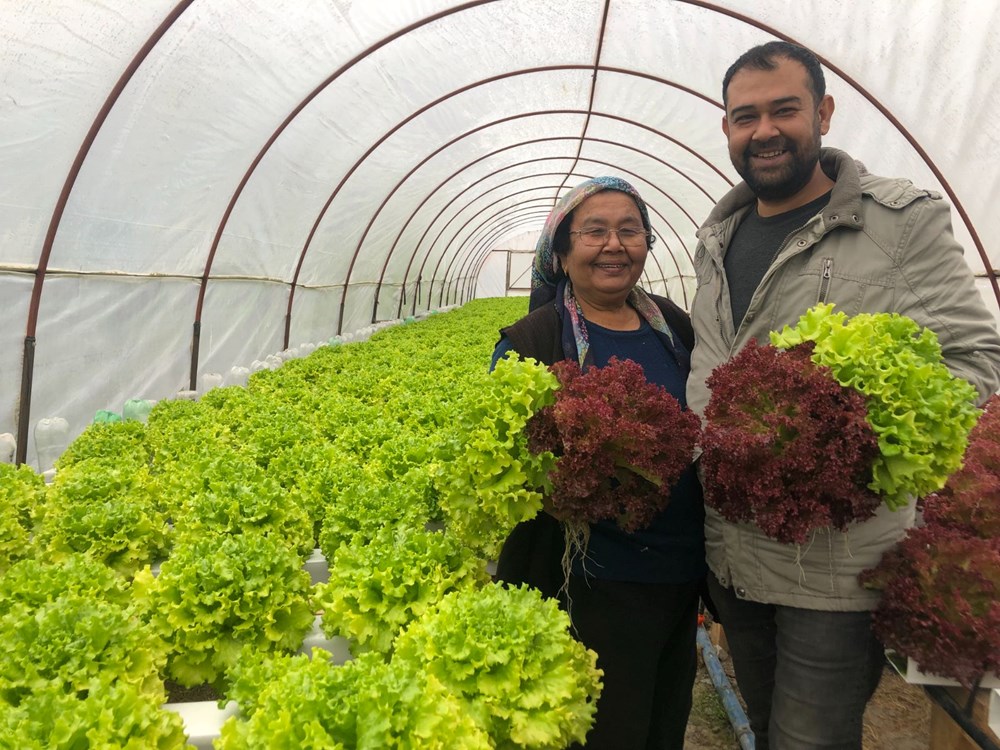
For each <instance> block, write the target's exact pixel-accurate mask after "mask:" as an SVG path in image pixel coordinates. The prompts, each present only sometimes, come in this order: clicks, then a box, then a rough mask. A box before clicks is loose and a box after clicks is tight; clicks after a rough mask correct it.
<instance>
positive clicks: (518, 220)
mask: <svg viewBox="0 0 1000 750" xmlns="http://www.w3.org/2000/svg"><path fill="white" fill-rule="evenodd" d="M537 200H544V201H548V198H539V199H537ZM551 210H552V209H551V208H549V207H548V205H547V204H546V205H543V206H541V207H536V206H530V207H529V206H526V205H525V204H524V203H522V204H521V205H520V206H518V207H517V208H515V209H514V210H513V211H512V212H510V213H508V214H507V215H506V216H501V215H500V214H496V215H494V216H493V217H492V218H493V219H495V220H497V221H507V222H508V223H507V224H506V225H505V226H504V228H503V229H502V231H509V230H511V229H513V228H515V227H520V226H525V225H528V224H535V225H538V224H541V223H542V222H544V221H545V217H546V216H548V215H549V213H550V212H551ZM415 283H416V284H417V286H418V288H419V285H420V277H419V276H418V277H417V280H416V282H415ZM432 293H433V292H432V291H430V290H428V292H427V295H426V296H427V299H428V300H429V299H430V296H431V294H432ZM418 298H419V295H414V299H413V305H412V312H413V313H416V309H417V302H418ZM428 307H430V304H429V303H428Z"/></svg>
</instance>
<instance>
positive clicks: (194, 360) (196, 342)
mask: <svg viewBox="0 0 1000 750" xmlns="http://www.w3.org/2000/svg"><path fill="white" fill-rule="evenodd" d="M188 1H189V2H192V1H193V0H188ZM493 2H498V0H470V1H469V2H466V3H463V4H462V5H457V6H455V7H454V8H449V9H447V10H443V11H440V12H438V13H434V14H431V15H430V16H426V17H425V18H422V19H420V20H419V21H416V22H414V23H412V24H410V25H409V26H405V27H403V28H402V29H399V30H397V31H395V32H393V33H392V34H389V35H388V36H387V37H385V38H383V39H381V40H379V41H378V42H376V43H375V44H373V45H371V46H370V47H368V48H367V49H365V50H362V51H361V52H360V53H359V54H357V55H355V56H354V57H353V58H351V59H350V60H348V61H347V62H346V63H344V64H343V65H341V66H340V67H339V68H337V70H336V71H334V72H333V73H332V74H331V75H330V76H328V77H327V78H326V79H325V80H324V81H323V82H321V83H320V84H319V85H318V86H316V88H314V89H313V90H312V91H311V92H310V93H309V94H307V95H306V96H305V98H303V99H302V101H301V102H299V104H298V105H297V106H296V107H295V108H294V109H292V111H291V112H289V113H288V115H287V116H286V117H285V119H284V120H282V122H281V124H280V125H278V127H277V128H276V129H275V131H274V132H273V133H272V134H271V137H270V138H268V139H267V141H266V142H265V143H264V145H263V147H262V148H261V150H260V151H259V152H258V153H257V156H256V157H254V160H253V161H252V162H250V166H249V167H247V170H246V172H244V174H243V179H241V180H240V182H239V184H238V185H237V186H236V190H235V191H233V195H232V197H231V198H230V199H229V204H228V205H227V206H226V210H225V211H224V212H223V214H222V219H221V220H220V221H219V227H218V229H217V230H216V232H215V237H214V238H213V239H212V246H211V248H210V249H209V252H208V256H207V257H206V259H205V270H204V271H203V272H202V276H201V283H200V284H199V286H198V301H197V304H196V306H195V316H194V326H193V334H192V341H191V377H190V386H191V389H192V390H194V389H195V386H196V384H197V379H198V355H199V350H200V347H201V314H202V309H203V307H204V303H205V293H206V290H207V287H208V281H209V278H210V276H211V273H212V264H213V263H214V261H215V253H216V251H217V250H218V248H219V242H221V240H222V233H223V231H225V228H226V224H227V223H228V222H229V217H230V216H231V215H232V213H233V209H235V208H236V202H237V201H238V200H239V199H240V196H241V195H242V194H243V189H244V188H245V187H246V185H247V183H248V182H249V181H250V178H251V177H252V176H253V173H254V172H255V171H256V169H257V165H258V164H260V162H261V161H262V160H263V158H264V156H266V155H267V152H268V151H270V149H271V146H273V145H274V143H275V141H277V140H278V138H279V137H280V136H281V134H282V133H283V132H284V131H285V129H286V128H287V127H288V126H289V125H290V124H291V123H292V121H293V120H294V119H295V118H296V117H298V115H299V113H300V112H302V110H303V109H305V108H306V107H307V106H308V105H309V103H310V102H311V101H312V100H313V99H315V98H316V97H317V96H318V95H319V94H320V93H321V92H322V91H324V90H325V89H326V87H327V86H329V85H330V84H331V83H333V81H335V80H336V79H337V78H339V77H340V76H341V75H342V74H343V73H345V72H346V71H348V70H350V69H351V68H352V67H354V66H355V65H357V64H358V63H359V62H361V61H362V60H364V59H365V58H366V57H368V56H369V55H371V54H373V53H374V52H375V51H377V50H379V49H381V48H382V47H384V46H386V45H387V44H389V43H390V42H393V41H395V40H396V39H398V38H399V37H401V36H405V35H406V34H409V33H410V32H412V31H415V30H416V29H419V28H420V27H422V26H426V25H427V24H429V23H433V22H434V21H437V20H439V19H441V18H445V17H447V16H450V15H454V14H456V13H461V12H463V11H466V10H469V9H470V8H475V7H478V6H480V5H487V4H489V3H493ZM311 238H312V235H311V234H310V239H311ZM299 266H301V259H300V261H299ZM297 275H298V268H296V277H297ZM294 287H295V282H294V281H293V282H292V288H293V289H294ZM291 309H292V300H291V299H289V300H288V313H287V314H286V317H287V316H290V315H291ZM287 325H288V324H287V323H286V331H287ZM287 345H288V341H287V333H286V340H285V346H287Z"/></svg>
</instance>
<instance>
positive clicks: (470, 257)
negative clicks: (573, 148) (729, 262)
mask: <svg viewBox="0 0 1000 750" xmlns="http://www.w3.org/2000/svg"><path fill="white" fill-rule="evenodd" d="M577 161H578V162H579V161H583V162H590V163H593V164H600V165H602V166H607V167H612V168H613V169H616V170H618V171H620V172H624V173H625V174H627V175H630V176H632V177H634V178H637V179H640V180H643V181H644V182H647V183H649V184H650V186H652V187H653V189H654V190H656V191H657V192H659V193H660V194H662V195H664V196H666V197H668V198H669V197H670V196H669V194H667V193H666V191H664V190H663V189H662V188H659V187H656V186H655V185H654V183H653V182H652V181H651V180H649V179H647V178H645V177H642V176H641V175H639V174H637V173H635V172H633V171H631V170H628V169H623V168H622V167H619V166H617V165H614V164H611V163H609V162H605V161H600V160H598V159H589V158H582V159H578V160H577ZM522 179H527V178H522ZM646 206H647V208H648V209H649V210H650V211H651V212H653V213H654V214H655V215H656V216H657V218H659V220H660V221H661V222H663V223H664V224H666V225H667V227H669V228H670V231H671V232H673V233H674V236H675V237H676V238H677V241H678V243H680V246H681V250H682V251H683V252H684V255H685V256H687V259H688V261H690V262H691V265H692V266H693V265H694V259H693V258H692V257H691V254H690V253H689V252H688V249H687V246H686V245H685V244H684V240H683V239H682V238H681V236H680V234H679V233H678V232H677V230H676V229H675V228H674V226H673V224H672V223H671V222H670V221H669V220H668V219H667V218H666V217H665V216H664V215H663V213H662V212H661V211H660V210H659V209H658V208H656V206H655V205H651V204H650V203H649V202H648V201H646ZM688 218H689V219H690V218H691V217H690V216H688ZM692 224H693V225H694V226H695V228H697V227H698V225H697V223H695V222H694V220H693V219H692ZM660 240H661V241H662V242H663V244H664V246H665V249H666V251H667V252H666V255H667V257H669V258H670V260H671V261H672V262H673V264H674V268H675V269H676V270H677V277H678V278H683V277H684V274H683V273H682V272H681V268H680V265H679V264H678V263H677V255H676V254H675V253H674V252H673V251H672V250H671V249H670V246H669V245H668V244H667V241H666V238H665V237H664V236H663V235H660ZM476 252H477V251H476V250H471V251H470V253H469V255H468V257H467V259H466V260H465V261H463V262H462V263H461V264H460V266H459V270H458V275H459V276H461V274H462V272H463V270H465V268H464V267H465V266H466V265H467V264H468V263H469V262H470V261H473V260H474V256H475V253H476ZM460 253H461V250H459V251H457V252H456V253H455V254H454V255H453V256H452V261H451V262H450V263H449V265H448V267H447V268H446V269H445V272H444V280H445V281H447V279H448V276H449V275H450V273H451V267H452V264H453V263H454V259H455V258H457V257H458V255H459V254H460ZM442 257H443V256H442ZM650 257H652V258H653V262H654V263H656V266H657V268H658V269H659V272H660V278H661V279H662V280H663V281H666V276H665V275H664V273H663V267H662V266H661V265H660V262H659V259H658V258H657V256H656V255H655V254H654V253H653V252H652V251H651V252H650ZM439 262H440V261H439ZM434 273H435V274H436V273H437V268H435V271H434ZM682 292H683V297H684V306H685V307H687V305H688V299H687V290H686V289H683V288H682Z"/></svg>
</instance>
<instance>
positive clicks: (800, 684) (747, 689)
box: [708, 573, 885, 750]
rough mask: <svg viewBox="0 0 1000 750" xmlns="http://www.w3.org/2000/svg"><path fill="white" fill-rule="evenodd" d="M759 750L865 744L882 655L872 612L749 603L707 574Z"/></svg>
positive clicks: (848, 748) (852, 749) (846, 749)
mask: <svg viewBox="0 0 1000 750" xmlns="http://www.w3.org/2000/svg"><path fill="white" fill-rule="evenodd" d="M708 585H709V592H710V594H711V596H712V599H713V601H714V603H715V606H716V607H717V608H718V610H719V616H720V618H721V620H722V627H723V629H724V631H725V634H726V640H727V641H728V643H729V651H730V655H731V656H732V659H733V667H734V668H735V671H736V682H737V683H738V684H739V688H740V693H741V694H742V695H743V699H744V701H746V704H747V714H748V717H749V719H750V726H751V728H752V729H753V731H754V735H755V738H756V748H757V750H768V749H769V748H770V750H820V748H822V750H861V733H862V717H863V715H864V711H865V705H866V704H867V703H868V700H869V699H870V698H871V697H872V694H873V693H874V692H875V688H876V687H878V682H879V678H880V677H881V676H882V667H883V665H884V659H885V653H884V650H883V648H882V645H881V644H880V643H879V642H878V641H877V640H876V639H875V636H874V635H873V634H872V631H871V613H870V612H824V611H819V610H811V609H798V608H796V607H784V606H777V605H771V604H760V603H758V602H751V601H746V600H743V599H739V598H737V596H736V594H735V592H734V591H733V589H732V588H723V587H722V586H721V585H720V584H719V581H718V579H716V578H715V576H714V575H712V574H711V573H709V575H708Z"/></svg>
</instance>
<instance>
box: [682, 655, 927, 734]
mask: <svg viewBox="0 0 1000 750" xmlns="http://www.w3.org/2000/svg"><path fill="white" fill-rule="evenodd" d="M719 657H720V661H721V662H722V665H723V668H724V669H725V671H726V674H727V675H728V676H729V680H730V682H731V683H732V684H733V686H734V687H735V686H736V678H735V677H734V675H733V668H732V661H731V660H730V659H729V655H728V654H727V653H726V652H725V651H724V650H723V651H722V652H720V654H719ZM930 716H931V702H930V699H928V697H927V695H926V693H925V692H924V690H923V688H921V687H920V686H919V685H911V684H909V683H907V682H905V681H904V680H903V678H902V677H900V676H899V674H898V673H897V672H896V671H895V670H894V669H893V668H892V667H889V666H887V667H886V668H885V672H884V673H883V675H882V682H881V683H880V684H879V687H878V690H877V691H876V692H875V697H874V698H872V701H871V702H870V703H869V704H868V710H867V711H866V712H865V734H864V750H928V748H929V747H930ZM684 746H685V749H686V750H739V743H738V742H737V741H736V738H735V737H734V735H733V732H732V729H731V728H730V725H729V720H728V719H727V718H726V712H725V710H724V709H723V708H722V704H721V703H720V702H719V699H718V696H717V695H716V693H715V688H714V687H713V686H712V681H711V680H710V679H709V676H708V672H707V671H706V670H705V668H704V665H703V664H701V662H700V661H699V664H698V675H697V677H696V678H695V687H694V707H693V708H692V710H691V718H690V720H689V722H688V729H687V735H686V736H685V745H684Z"/></svg>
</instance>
